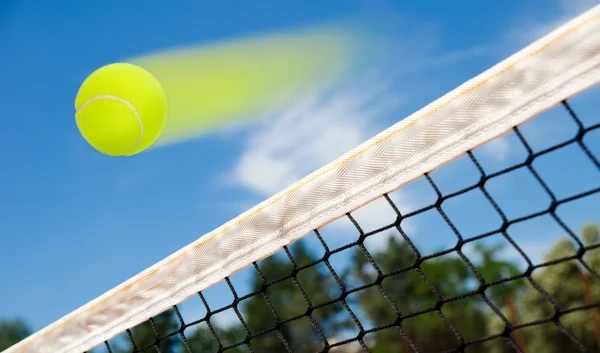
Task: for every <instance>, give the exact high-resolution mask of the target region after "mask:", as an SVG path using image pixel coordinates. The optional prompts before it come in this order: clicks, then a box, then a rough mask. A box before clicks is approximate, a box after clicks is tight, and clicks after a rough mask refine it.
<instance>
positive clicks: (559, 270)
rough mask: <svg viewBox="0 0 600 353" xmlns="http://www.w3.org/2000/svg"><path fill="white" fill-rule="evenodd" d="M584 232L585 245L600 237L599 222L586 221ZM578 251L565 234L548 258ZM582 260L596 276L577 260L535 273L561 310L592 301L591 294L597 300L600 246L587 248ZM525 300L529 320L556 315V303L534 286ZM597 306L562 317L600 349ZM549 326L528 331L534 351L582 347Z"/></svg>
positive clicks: (586, 342)
mask: <svg viewBox="0 0 600 353" xmlns="http://www.w3.org/2000/svg"><path fill="white" fill-rule="evenodd" d="M581 233H582V236H583V240H584V244H585V245H586V246H589V245H592V244H593V243H597V242H598V241H599V240H600V231H599V228H598V226H597V225H586V226H585V227H584V228H583V229H582V232H581ZM576 252H577V249H576V248H575V246H574V244H573V241H572V240H571V239H570V238H563V239H560V240H558V241H557V242H556V243H555V244H554V246H553V247H552V248H551V250H550V251H549V252H548V253H547V254H546V255H545V260H546V261H551V260H556V259H561V258H564V257H567V256H572V255H573V254H575V253H576ZM583 260H584V262H585V263H586V264H587V265H588V266H589V267H590V268H591V269H592V271H594V272H595V273H594V275H593V276H590V274H589V273H588V272H589V271H588V269H585V268H584V267H583V266H581V264H580V263H579V262H578V261H575V260H570V261H563V262H559V263H557V264H554V265H551V266H547V267H544V268H543V269H542V270H541V271H539V272H537V273H534V275H533V280H534V281H535V282H536V283H538V284H539V285H540V286H541V288H542V289H543V290H544V291H545V292H546V293H547V294H548V295H549V296H550V297H551V298H552V299H553V300H554V302H555V303H556V305H557V307H558V308H559V309H560V310H566V309H569V308H574V307H581V306H583V305H586V304H591V303H586V301H588V300H590V298H595V302H594V303H595V304H598V299H597V298H600V283H599V281H598V280H597V278H598V269H599V268H600V249H594V250H588V251H586V253H585V255H584V256H583ZM590 278H591V279H593V281H592V280H590ZM586 281H587V284H586ZM586 297H587V298H588V299H586ZM523 301H524V304H525V305H524V307H525V309H526V310H525V314H524V319H525V320H524V321H526V322H527V321H533V320H536V319H540V318H550V317H552V316H553V315H554V308H553V306H552V305H551V304H550V303H549V302H548V301H547V299H545V298H544V296H543V295H542V294H540V293H539V291H538V290H536V289H535V288H533V287H532V288H529V290H528V291H527V292H526V294H525V297H524V299H523ZM592 301H593V299H592ZM597 310H598V309H597V308H593V309H590V310H577V311H574V312H572V313H569V314H567V315H564V316H561V318H560V322H561V324H562V325H563V326H564V327H565V328H566V329H567V330H569V331H570V332H571V333H572V334H573V335H574V336H575V337H577V338H578V340H580V341H581V342H582V343H583V344H584V346H585V347H586V348H587V349H589V350H590V351H594V350H598V349H600V346H599V345H598V343H596V340H597V335H598V332H597V330H598V328H597V327H595V325H594V315H597ZM595 311H596V313H595V314H594V312H595ZM546 326H547V327H545V328H541V327H540V328H538V329H536V330H530V331H529V332H527V339H528V346H529V347H530V348H531V350H532V351H534V352H547V353H559V352H576V351H579V347H578V346H577V345H576V344H575V343H574V342H573V341H572V340H571V339H570V338H569V337H567V336H566V335H563V334H561V333H560V332H559V330H558V329H557V328H556V327H554V326H553V325H546ZM595 331H596V332H595Z"/></svg>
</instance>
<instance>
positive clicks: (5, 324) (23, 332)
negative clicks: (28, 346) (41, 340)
mask: <svg viewBox="0 0 600 353" xmlns="http://www.w3.org/2000/svg"><path fill="white" fill-rule="evenodd" d="M30 334H31V332H30V330H29V328H28V327H27V325H26V324H25V323H24V322H23V321H21V320H12V321H9V320H4V321H0V351H3V350H5V349H7V348H8V347H11V346H12V345H14V344H16V343H18V342H19V341H21V340H23V339H24V338H26V337H27V336H29V335H30Z"/></svg>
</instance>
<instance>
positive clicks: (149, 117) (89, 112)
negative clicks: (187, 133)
mask: <svg viewBox="0 0 600 353" xmlns="http://www.w3.org/2000/svg"><path fill="white" fill-rule="evenodd" d="M75 109H76V112H75V120H76V123H77V127H78V129H79V132H80V133H81V135H82V136H83V138H84V139H85V140H86V141H87V142H88V143H89V144H90V145H91V146H92V147H94V148H95V149H96V150H98V151H99V152H102V153H104V154H107V155H109V156H132V155H135V154H137V153H140V152H141V151H143V150H145V149H147V148H148V147H150V146H151V145H152V144H153V143H154V142H155V141H156V139H157V138H158V137H159V135H160V132H161V130H162V129H163V127H164V125H165V121H166V117H167V99H166V96H165V92H164V91H163V88H162V86H161V85H160V83H159V82H158V80H156V78H154V76H152V74H150V73H149V72H148V71H146V70H144V69H142V68H141V67H138V66H136V65H132V64H127V63H116V64H110V65H106V66H103V67H101V68H99V69H98V70H96V71H94V72H93V73H92V74H91V75H90V76H88V77H87V78H86V79H85V81H84V82H83V84H82V85H81V87H80V88H79V91H78V92H77V97H76V98H75Z"/></svg>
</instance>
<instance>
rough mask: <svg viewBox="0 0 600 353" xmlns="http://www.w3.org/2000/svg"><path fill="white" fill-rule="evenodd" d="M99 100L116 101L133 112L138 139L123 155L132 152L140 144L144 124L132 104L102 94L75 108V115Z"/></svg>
mask: <svg viewBox="0 0 600 353" xmlns="http://www.w3.org/2000/svg"><path fill="white" fill-rule="evenodd" d="M100 99H110V100H113V101H117V102H121V103H123V104H125V105H126V106H128V107H129V109H131V111H133V114H135V117H136V118H137V121H138V124H139V126H140V137H139V138H138V140H137V142H136V143H135V145H134V146H133V147H132V148H131V149H130V150H128V151H127V152H125V153H124V154H123V155H126V154H128V153H131V152H132V151H134V150H135V149H136V148H137V147H138V146H139V145H140V143H141V142H142V138H143V137H144V124H143V123H142V117H141V116H140V114H139V113H138V111H137V110H136V109H135V107H134V106H133V104H131V103H129V102H128V101H126V100H125V99H123V98H119V97H116V96H111V95H108V94H104V95H99V96H95V97H92V98H90V99H88V100H87V101H85V102H84V103H83V104H82V105H81V106H80V107H79V108H77V109H76V110H75V114H77V113H79V111H81V110H82V109H83V108H85V107H86V106H87V105H88V104H90V103H91V102H94V101H97V100H100Z"/></svg>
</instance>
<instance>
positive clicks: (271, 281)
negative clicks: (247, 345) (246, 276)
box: [243, 242, 345, 353]
mask: <svg viewBox="0 0 600 353" xmlns="http://www.w3.org/2000/svg"><path fill="white" fill-rule="evenodd" d="M290 253H291V255H292V256H293V258H294V260H295V262H296V263H297V264H298V266H302V264H309V263H312V262H314V261H315V258H314V257H313V256H312V255H311V253H310V251H309V249H307V248H306V246H305V245H304V243H302V242H298V243H296V244H294V246H293V247H292V249H291V251H290ZM260 271H261V273H262V276H263V278H261V277H260V276H259V275H258V274H256V275H254V277H253V278H252V288H253V289H254V290H256V291H258V290H261V289H263V288H266V291H264V297H263V295H255V296H253V297H251V298H250V299H248V300H247V301H245V303H244V305H243V310H244V312H245V313H246V317H247V318H248V319H247V324H248V327H249V329H250V331H251V332H252V333H253V334H258V333H264V332H265V331H269V330H272V329H273V328H274V327H275V326H276V325H277V326H278V327H279V329H278V332H279V335H281V336H283V338H284V340H285V342H286V343H287V344H288V345H289V347H291V349H292V351H293V352H298V353H308V352H310V353H312V352H315V351H318V350H320V349H321V348H320V347H321V346H322V345H323V343H322V339H321V337H320V336H319V333H318V331H316V330H315V327H313V325H315V326H316V327H317V329H318V330H320V331H321V333H322V334H323V335H324V336H325V337H332V336H335V334H336V333H337V332H338V330H340V329H342V328H343V327H344V325H345V322H344V320H342V319H340V318H339V316H340V315H339V314H340V313H341V312H342V311H343V310H344V308H343V306H341V305H339V303H337V304H330V305H326V306H323V307H320V308H318V309H315V310H314V311H311V318H312V320H313V322H311V321H310V320H309V319H308V318H307V317H306V315H305V314H307V313H308V312H309V305H308V303H307V300H308V301H309V302H310V304H311V306H313V307H314V306H316V305H319V304H322V303H325V302H327V301H329V300H332V299H334V298H335V297H336V296H337V295H339V286H338V285H337V283H336V282H335V280H334V278H333V277H332V275H331V274H330V273H328V272H327V270H326V269H324V268H323V266H321V267H319V266H309V267H307V268H305V269H301V270H299V271H298V272H297V274H296V275H295V276H292V277H291V278H288V277H290V275H291V274H294V273H295V269H294V268H293V267H292V265H291V263H290V260H289V259H286V258H281V257H279V256H271V257H268V258H267V259H265V260H263V261H262V262H261V264H260ZM285 278H287V279H285ZM282 279H285V280H282ZM300 288H302V290H300ZM303 292H304V294H303ZM305 296H306V298H305ZM269 304H270V305H271V306H272V307H273V309H274V310H275V312H276V315H277V317H278V319H279V320H277V319H276V317H275V314H274V313H273V312H272V311H271V309H270V308H269ZM286 320H287V321H286ZM282 322H285V323H283V324H282ZM279 335H278V334H277V332H271V333H264V334H261V335H259V336H258V337H256V338H253V339H252V341H251V345H252V348H253V349H254V351H255V352H286V351H287V350H286V348H285V344H284V342H283V341H282V340H281V338H280V337H279Z"/></svg>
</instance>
